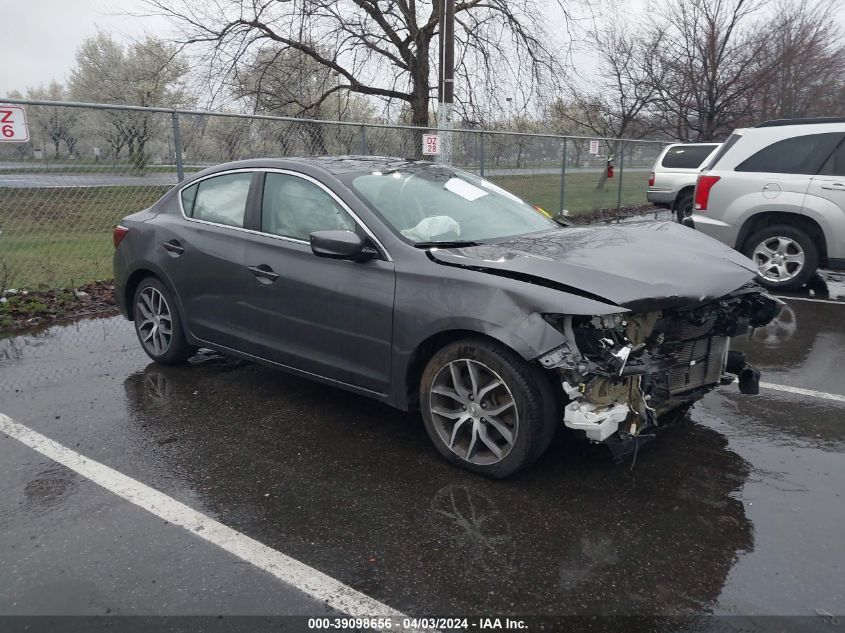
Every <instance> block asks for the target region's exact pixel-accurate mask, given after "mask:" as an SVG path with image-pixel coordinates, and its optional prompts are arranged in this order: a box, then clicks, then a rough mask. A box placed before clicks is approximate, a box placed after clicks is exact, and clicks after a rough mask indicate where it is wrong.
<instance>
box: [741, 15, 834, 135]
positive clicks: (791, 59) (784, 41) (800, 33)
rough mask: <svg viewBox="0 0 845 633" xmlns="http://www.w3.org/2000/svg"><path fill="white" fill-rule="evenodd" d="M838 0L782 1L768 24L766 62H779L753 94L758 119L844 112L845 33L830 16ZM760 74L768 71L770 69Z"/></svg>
mask: <svg viewBox="0 0 845 633" xmlns="http://www.w3.org/2000/svg"><path fill="white" fill-rule="evenodd" d="M837 6H838V3H837V2H836V0H822V1H820V2H816V3H811V2H794V1H791V0H780V1H779V2H778V4H777V5H776V7H775V10H774V12H773V17H772V19H771V20H770V21H769V23H768V24H767V26H766V28H767V31H768V36H767V38H766V43H765V54H764V55H763V56H762V57H761V59H760V64H761V65H766V64H768V65H775V67H776V70H775V72H774V74H773V76H772V79H771V80H770V81H767V82H764V83H763V84H762V85H761V86H760V88H759V89H758V90H757V91H755V93H754V94H753V95H752V98H751V104H750V110H751V113H752V119H751V120H749V121H747V123H748V124H753V123H754V122H755V120H759V119H776V118H791V117H807V116H821V115H826V114H827V115H830V114H841V113H842V112H843V109H845V99H843V90H845V36H843V31H842V28H841V27H840V26H839V24H838V23H837V22H836V21H835V20H833V19H831V15H834V14H835V13H836V9H837ZM757 72H762V73H765V70H758V71H757Z"/></svg>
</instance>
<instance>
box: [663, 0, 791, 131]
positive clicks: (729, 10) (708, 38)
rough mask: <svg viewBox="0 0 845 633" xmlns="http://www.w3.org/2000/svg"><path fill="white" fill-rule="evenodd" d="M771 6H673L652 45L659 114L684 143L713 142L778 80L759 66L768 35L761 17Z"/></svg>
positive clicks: (718, 2)
mask: <svg viewBox="0 0 845 633" xmlns="http://www.w3.org/2000/svg"><path fill="white" fill-rule="evenodd" d="M765 4H766V0H673V1H672V2H671V3H669V4H667V5H664V6H663V7H662V8H661V9H660V10H659V11H658V14H659V15H660V16H661V19H660V20H659V21H658V22H657V23H656V24H655V26H654V29H653V31H652V33H653V34H654V35H653V37H652V39H653V41H655V42H656V45H655V47H654V52H655V56H654V58H653V59H654V63H653V64H652V65H651V69H652V71H653V72H652V75H651V76H650V77H649V80H650V84H651V86H652V87H653V88H654V89H655V90H656V91H657V93H658V97H657V99H656V100H655V107H654V108H653V112H654V113H655V115H656V116H657V117H658V118H659V119H660V120H661V121H662V123H663V126H664V129H667V130H671V131H672V132H673V133H674V134H675V135H676V136H677V137H678V138H679V139H681V140H702V141H703V140H714V139H718V138H721V137H723V136H725V135H726V134H727V133H728V132H730V130H731V129H732V127H734V124H735V121H736V120H737V119H739V118H741V117H743V116H747V115H748V114H749V104H750V103H751V97H752V96H753V95H754V94H755V93H756V92H757V91H759V90H760V89H761V87H763V86H764V85H765V84H766V83H768V82H770V81H772V79H773V78H774V76H775V71H776V64H771V63H769V64H766V63H760V61H761V60H763V59H764V56H765V54H766V48H767V37H768V29H767V28H764V27H763V23H762V22H761V21H760V20H758V19H757V18H758V17H760V12H761V9H762V8H763V6H764V5H765Z"/></svg>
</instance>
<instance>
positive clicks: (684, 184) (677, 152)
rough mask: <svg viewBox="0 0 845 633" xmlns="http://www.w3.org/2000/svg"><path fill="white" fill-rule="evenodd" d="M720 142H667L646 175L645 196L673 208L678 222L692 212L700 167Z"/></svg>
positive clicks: (654, 202) (656, 203)
mask: <svg viewBox="0 0 845 633" xmlns="http://www.w3.org/2000/svg"><path fill="white" fill-rule="evenodd" d="M720 145H721V143H676V144H674V145H669V146H667V147H666V148H665V149H664V150H663V151H662V152H660V156H658V157H657V160H656V161H654V167H652V168H651V173H650V174H649V175H648V189H647V190H646V199H647V200H648V201H649V202H651V203H652V204H654V205H656V206H658V207H664V208H666V209H672V211H674V212H675V215H676V216H677V218H678V222H681V221H683V219H684V218H685V217H687V216H689V215H690V214H692V192H693V190H694V189H695V180H696V178H698V172H699V170H700V169H701V168H702V167H703V166H705V165H707V164H708V162H709V158H710V157H711V156H712V155H713V154H714V153H715V152H716V150H717V149H718V148H719V146H720Z"/></svg>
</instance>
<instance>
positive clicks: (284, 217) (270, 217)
mask: <svg viewBox="0 0 845 633" xmlns="http://www.w3.org/2000/svg"><path fill="white" fill-rule="evenodd" d="M329 229H348V230H350V231H354V230H355V221H354V220H353V219H352V218H351V217H350V216H349V214H347V213H346V211H344V210H343V208H342V207H341V206H340V205H339V204H338V203H337V202H336V201H335V199H334V198H333V197H332V196H331V195H329V193H328V192H327V191H325V190H324V189H322V188H321V187H318V186H317V185H315V184H314V183H312V182H309V181H307V180H305V179H304V178H299V177H297V176H290V175H288V174H274V173H268V174H267V175H266V176H265V180H264V202H263V205H262V211H261V230H262V231H263V232H265V233H270V234H272V235H280V236H282V237H292V238H295V239H299V240H305V241H308V239H309V237H310V235H311V233H313V232H314V231H325V230H329Z"/></svg>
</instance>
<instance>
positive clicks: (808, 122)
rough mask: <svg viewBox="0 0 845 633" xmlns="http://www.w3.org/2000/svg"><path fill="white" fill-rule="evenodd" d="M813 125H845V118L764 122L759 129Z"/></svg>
mask: <svg viewBox="0 0 845 633" xmlns="http://www.w3.org/2000/svg"><path fill="white" fill-rule="evenodd" d="M813 123H845V117H835V116H823V117H816V118H813V119H773V120H771V121H763V122H762V123H760V124H759V125H758V126H757V127H780V126H782V125H811V124H813Z"/></svg>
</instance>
